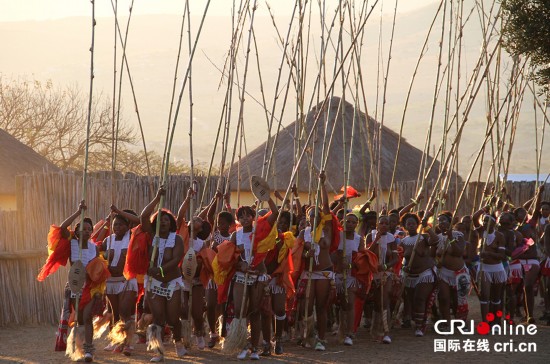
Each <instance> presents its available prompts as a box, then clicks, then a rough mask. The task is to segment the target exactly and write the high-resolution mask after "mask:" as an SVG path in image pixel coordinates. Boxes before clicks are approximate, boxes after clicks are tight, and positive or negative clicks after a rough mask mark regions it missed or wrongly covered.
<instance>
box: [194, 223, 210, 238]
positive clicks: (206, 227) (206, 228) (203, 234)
mask: <svg viewBox="0 0 550 364" xmlns="http://www.w3.org/2000/svg"><path fill="white" fill-rule="evenodd" d="M211 232H212V225H210V223H209V222H208V221H206V220H203V221H202V229H201V231H200V232H199V233H197V238H199V239H201V240H206V239H207V238H208V236H209V235H210V233H211Z"/></svg>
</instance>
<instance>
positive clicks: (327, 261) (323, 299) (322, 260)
mask: <svg viewBox="0 0 550 364" xmlns="http://www.w3.org/2000/svg"><path fill="white" fill-rule="evenodd" d="M325 180H326V175H325V172H324V171H322V172H321V173H320V174H319V183H320V188H321V206H322V208H321V209H320V214H319V215H318V216H317V217H316V215H315V213H316V207H315V206H311V207H310V208H309V209H308V211H307V216H308V219H309V225H310V226H309V227H307V228H305V229H304V230H303V231H302V232H300V236H299V238H300V239H302V240H303V241H304V250H303V257H304V258H306V262H307V266H306V270H304V271H303V273H302V276H301V283H300V285H301V286H302V291H304V288H305V292H304V293H305V298H306V302H305V304H304V306H305V310H306V312H305V313H306V314H305V315H304V319H305V320H306V325H307V327H308V329H307V331H308V332H309V334H310V335H308V336H311V334H312V331H313V330H312V329H313V326H314V315H313V308H314V307H315V314H316V317H317V322H316V323H317V332H318V340H317V342H316V344H315V350H318V351H325V350H326V348H325V346H326V331H327V306H328V305H329V300H330V293H331V291H332V289H333V287H334V285H335V282H334V277H335V276H334V269H333V265H332V260H331V257H330V253H331V250H332V245H333V244H332V243H333V240H334V237H333V234H334V227H333V219H335V217H333V216H332V215H331V211H330V208H329V203H328V193H327V190H326V187H325ZM315 222H316V223H317V225H315ZM336 242H337V241H336ZM336 247H337V245H336ZM309 267H312V270H311V271H310V270H309ZM308 281H310V282H308ZM308 284H309V285H310V290H309V292H307V285H308ZM308 293H309V296H308Z"/></svg>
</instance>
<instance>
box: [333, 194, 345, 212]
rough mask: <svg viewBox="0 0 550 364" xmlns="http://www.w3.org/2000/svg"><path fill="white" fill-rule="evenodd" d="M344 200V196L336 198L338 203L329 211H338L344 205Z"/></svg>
mask: <svg viewBox="0 0 550 364" xmlns="http://www.w3.org/2000/svg"><path fill="white" fill-rule="evenodd" d="M345 202H346V199H345V198H344V196H342V197H340V199H339V200H338V205H336V206H334V208H333V209H332V210H331V212H332V213H333V214H336V213H337V212H338V211H340V209H341V208H343V207H344V204H345Z"/></svg>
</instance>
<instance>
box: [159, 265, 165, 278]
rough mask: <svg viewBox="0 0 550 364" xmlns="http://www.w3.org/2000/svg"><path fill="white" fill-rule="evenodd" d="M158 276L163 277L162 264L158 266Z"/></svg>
mask: <svg viewBox="0 0 550 364" xmlns="http://www.w3.org/2000/svg"><path fill="white" fill-rule="evenodd" d="M159 271H160V276H161V277H162V278H164V270H163V269H162V265H161V266H159Z"/></svg>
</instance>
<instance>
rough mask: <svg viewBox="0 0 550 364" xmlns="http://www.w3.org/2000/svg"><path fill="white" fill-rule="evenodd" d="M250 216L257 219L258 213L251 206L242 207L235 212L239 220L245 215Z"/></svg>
mask: <svg viewBox="0 0 550 364" xmlns="http://www.w3.org/2000/svg"><path fill="white" fill-rule="evenodd" d="M245 214H246V215H250V216H252V217H256V211H255V210H254V209H253V208H252V207H251V206H241V207H239V208H238V209H237V212H235V216H237V220H238V219H239V218H241V217H243V216H244V215H245Z"/></svg>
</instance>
